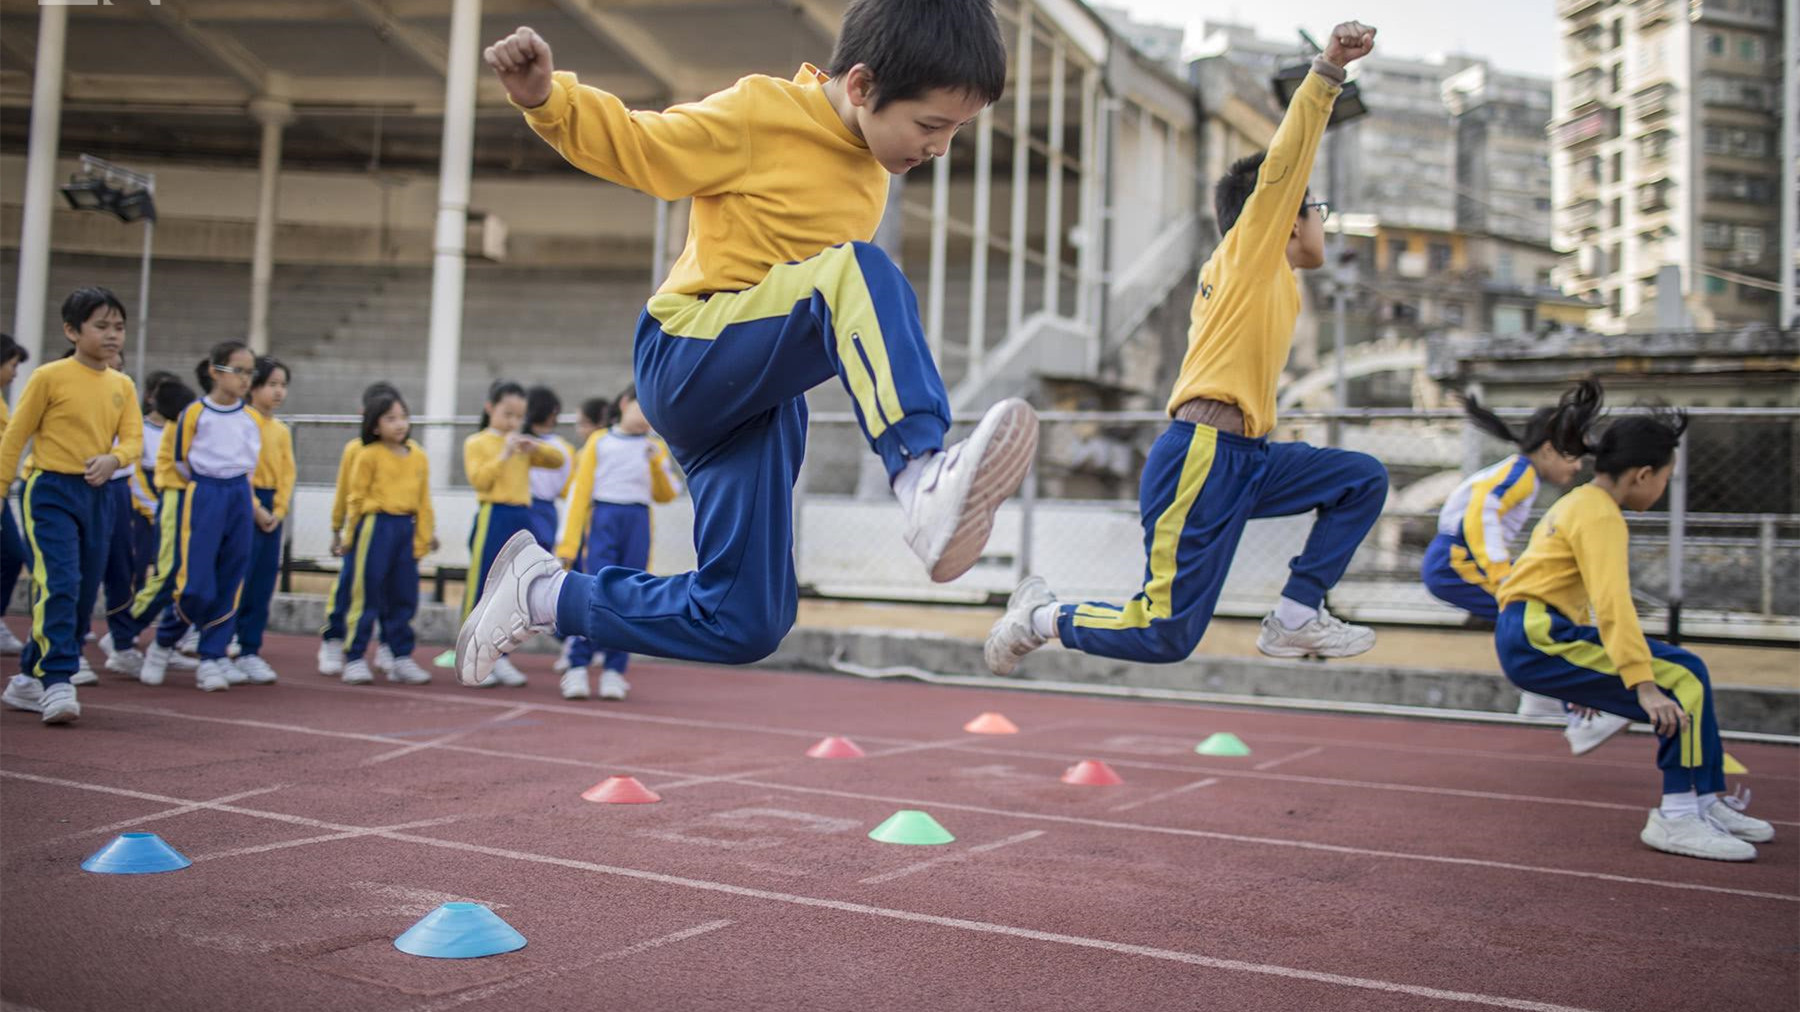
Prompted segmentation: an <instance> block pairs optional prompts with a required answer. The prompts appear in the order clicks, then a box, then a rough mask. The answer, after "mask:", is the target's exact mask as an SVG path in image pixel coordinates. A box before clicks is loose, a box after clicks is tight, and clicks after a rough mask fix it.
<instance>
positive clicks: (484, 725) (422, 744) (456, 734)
mask: <svg viewBox="0 0 1800 1012" xmlns="http://www.w3.org/2000/svg"><path fill="white" fill-rule="evenodd" d="M530 712H531V707H529V706H515V707H513V708H512V709H510V710H508V711H506V712H505V713H499V714H495V715H494V716H492V717H489V718H488V719H486V720H484V721H482V722H481V723H479V724H477V725H475V726H474V727H465V728H463V729H462V730H460V731H452V732H450V733H449V734H446V735H441V736H439V737H436V738H433V739H431V740H430V741H419V742H414V743H412V744H411V745H408V746H406V747H405V748H397V749H395V750H393V751H392V752H383V753H381V754H380V755H376V756H370V757H369V758H367V759H364V760H363V761H362V762H361V763H360V765H363V766H374V765H377V764H379V763H384V762H388V761H390V760H394V759H399V758H400V757H402V756H409V755H412V754H413V753H414V752H423V751H424V750H426V749H428V748H437V747H438V746H440V745H448V744H449V743H451V742H453V741H456V740H457V739H459V738H465V737H467V736H469V735H471V734H475V733H477V732H480V731H490V730H493V728H494V725H496V724H504V723H506V722H507V721H509V720H517V719H518V718H520V717H523V716H524V715H525V714H527V713H530Z"/></svg>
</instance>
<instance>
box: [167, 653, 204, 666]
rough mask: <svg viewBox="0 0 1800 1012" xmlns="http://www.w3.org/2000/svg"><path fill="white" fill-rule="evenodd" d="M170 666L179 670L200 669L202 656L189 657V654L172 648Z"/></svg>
mask: <svg viewBox="0 0 1800 1012" xmlns="http://www.w3.org/2000/svg"><path fill="white" fill-rule="evenodd" d="M169 667H171V668H174V669H176V670H177V671H199V670H200V658H198V657H189V656H188V655H187V654H184V653H182V652H181V651H179V650H176V649H173V648H171V649H170V651H169Z"/></svg>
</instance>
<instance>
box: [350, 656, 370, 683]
mask: <svg viewBox="0 0 1800 1012" xmlns="http://www.w3.org/2000/svg"><path fill="white" fill-rule="evenodd" d="M374 680H375V676H374V675H373V674H371V673H370V672H369V662H368V661H365V660H363V659H362V658H360V657H358V658H357V659H356V660H354V661H351V662H350V663H349V664H346V665H344V684H345V685H367V684H369V683H370V682H373V681H374Z"/></svg>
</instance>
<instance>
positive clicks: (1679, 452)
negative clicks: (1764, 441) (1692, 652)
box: [1669, 433, 1688, 645]
mask: <svg viewBox="0 0 1800 1012" xmlns="http://www.w3.org/2000/svg"><path fill="white" fill-rule="evenodd" d="M1687 456H1688V437H1687V434H1686V433H1683V434H1682V436H1681V442H1680V443H1679V444H1677V445H1676V447H1675V474H1674V475H1673V476H1672V477H1671V478H1670V480H1669V642H1670V643H1673V644H1677V645H1679V644H1680V643H1681V597H1682V581H1681V571H1682V564H1683V563H1684V562H1685V561H1686V558H1685V557H1686V555H1687V479H1688V466H1687V465H1688V459H1687Z"/></svg>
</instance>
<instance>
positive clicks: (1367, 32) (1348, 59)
mask: <svg viewBox="0 0 1800 1012" xmlns="http://www.w3.org/2000/svg"><path fill="white" fill-rule="evenodd" d="M524 30H526V29H521V31H524ZM1374 48H1375V29H1373V28H1371V27H1369V26H1368V25H1365V24H1363V23H1362V22H1361V21H1346V22H1344V23H1343V24H1341V25H1338V26H1337V27H1336V28H1333V29H1332V30H1331V41H1329V42H1327V43H1325V61H1326V62H1327V63H1330V64H1331V65H1332V66H1334V67H1348V66H1349V65H1350V64H1351V63H1352V62H1353V61H1356V60H1360V59H1362V58H1363V57H1365V56H1367V55H1369V53H1370V52H1371V51H1372V50H1373V49H1374ZM545 52H546V54H547V53H548V50H546V51H545ZM545 94H546V95H548V92H546V93H545Z"/></svg>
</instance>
